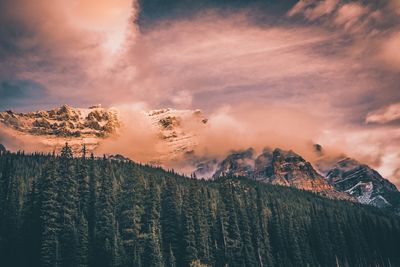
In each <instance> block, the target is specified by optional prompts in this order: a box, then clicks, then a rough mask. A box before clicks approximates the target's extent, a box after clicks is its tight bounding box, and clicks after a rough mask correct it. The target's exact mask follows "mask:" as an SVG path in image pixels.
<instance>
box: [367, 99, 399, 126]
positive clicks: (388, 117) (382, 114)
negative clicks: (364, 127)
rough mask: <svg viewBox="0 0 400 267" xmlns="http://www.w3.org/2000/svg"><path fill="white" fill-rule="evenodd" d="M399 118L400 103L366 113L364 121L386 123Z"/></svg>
mask: <svg viewBox="0 0 400 267" xmlns="http://www.w3.org/2000/svg"><path fill="white" fill-rule="evenodd" d="M399 119H400V103H397V104H393V105H390V106H388V107H384V108H381V109H379V110H376V111H372V112H370V113H368V115H367V118H366V119H365V122H366V123H387V122H391V121H394V120H399Z"/></svg>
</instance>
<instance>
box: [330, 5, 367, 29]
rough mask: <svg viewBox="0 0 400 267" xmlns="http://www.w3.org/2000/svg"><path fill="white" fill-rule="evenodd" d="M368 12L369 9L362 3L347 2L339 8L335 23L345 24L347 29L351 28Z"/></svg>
mask: <svg viewBox="0 0 400 267" xmlns="http://www.w3.org/2000/svg"><path fill="white" fill-rule="evenodd" d="M368 12H369V9H368V8H367V7H365V6H363V5H361V4H358V3H349V4H345V5H343V6H341V7H340V8H339V9H338V11H337V14H336V18H335V20H334V23H335V24H336V25H338V26H343V27H344V28H345V29H349V28H350V27H351V26H353V25H354V24H356V23H358V22H359V21H360V19H361V17H362V16H364V15H365V14H367V13H368Z"/></svg>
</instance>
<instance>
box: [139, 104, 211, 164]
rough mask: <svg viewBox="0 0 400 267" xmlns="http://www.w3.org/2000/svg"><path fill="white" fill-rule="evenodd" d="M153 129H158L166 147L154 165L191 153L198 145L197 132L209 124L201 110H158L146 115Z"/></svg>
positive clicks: (159, 136) (160, 138) (154, 161)
mask: <svg viewBox="0 0 400 267" xmlns="http://www.w3.org/2000/svg"><path fill="white" fill-rule="evenodd" d="M145 114H146V117H147V118H148V119H150V121H151V124H152V125H153V127H155V128H156V129H157V132H158V138H159V140H160V141H161V142H162V144H163V145H164V147H165V149H163V151H162V153H161V155H160V156H159V157H157V159H154V160H153V161H152V163H156V164H157V163H159V164H162V163H163V162H165V161H170V160H176V159H178V158H180V157H182V156H184V155H186V154H188V153H191V152H192V151H193V150H194V149H195V148H196V146H197V145H198V143H197V135H196V130H198V129H199V127H200V128H201V127H204V126H205V125H206V124H207V121H208V120H207V118H205V117H204V115H203V113H202V112H201V110H198V109H197V110H176V109H170V108H166V109H158V110H151V111H148V112H146V113H145Z"/></svg>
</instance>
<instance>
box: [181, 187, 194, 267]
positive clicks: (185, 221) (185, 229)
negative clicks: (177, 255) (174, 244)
mask: <svg viewBox="0 0 400 267" xmlns="http://www.w3.org/2000/svg"><path fill="white" fill-rule="evenodd" d="M192 197H193V196H192V195H190V194H187V195H186V196H185V198H184V202H183V207H182V239H181V240H182V252H184V257H183V263H184V266H188V265H189V264H190V263H191V262H192V261H193V260H196V259H197V248H196V237H195V234H196V232H195V227H194V221H193V205H192V204H193V202H192V201H191V199H192Z"/></svg>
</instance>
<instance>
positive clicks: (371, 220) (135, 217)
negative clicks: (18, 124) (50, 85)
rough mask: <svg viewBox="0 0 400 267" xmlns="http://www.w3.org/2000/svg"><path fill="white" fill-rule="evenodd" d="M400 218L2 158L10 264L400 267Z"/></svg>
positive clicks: (151, 173) (269, 194)
mask: <svg viewBox="0 0 400 267" xmlns="http://www.w3.org/2000/svg"><path fill="white" fill-rule="evenodd" d="M399 244H400V219H399V218H398V217H396V216H393V215H390V214H388V213H385V212H383V211H381V210H378V209H375V208H372V207H368V206H363V205H360V204H356V203H351V202H346V201H338V200H329V199H325V198H322V197H320V196H317V195H315V194H313V193H311V192H306V191H300V190H297V189H293V188H288V187H281V186H274V185H266V184H260V183H257V182H254V181H250V180H247V179H245V178H229V177H224V178H220V179H217V180H215V181H204V180H195V179H190V178H188V177H183V176H181V175H178V174H176V173H174V172H173V171H164V170H163V169H161V168H154V167H150V166H144V165H140V164H136V163H134V162H131V161H123V160H111V159H109V158H106V157H104V158H94V157H93V156H88V157H86V155H85V153H83V155H82V157H80V158H74V157H73V156H72V153H71V150H70V148H69V147H68V146H65V147H64V149H63V150H62V153H61V155H60V156H56V155H43V154H29V155H26V154H24V153H10V152H0V265H1V266H7V267H9V266H10V267H11V266H21V267H23V266H44V267H53V266H59V267H72V266H79V267H84V266H91V267H108V266H116V267H124V266H127V267H128V266H129V267H131V266H143V267H147V266H160V267H161V266H165V267H172V266H191V265H192V266H198V265H200V264H204V265H206V266H232V267H233V266H400V253H399V251H398V245H399Z"/></svg>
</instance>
